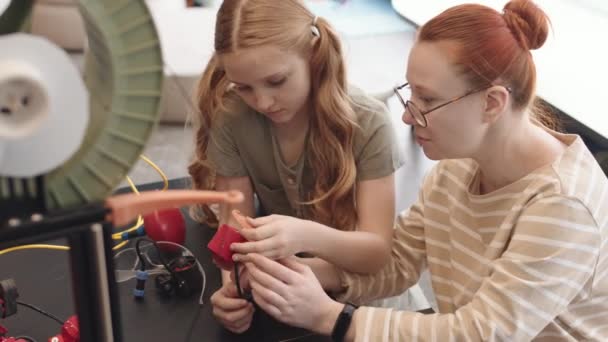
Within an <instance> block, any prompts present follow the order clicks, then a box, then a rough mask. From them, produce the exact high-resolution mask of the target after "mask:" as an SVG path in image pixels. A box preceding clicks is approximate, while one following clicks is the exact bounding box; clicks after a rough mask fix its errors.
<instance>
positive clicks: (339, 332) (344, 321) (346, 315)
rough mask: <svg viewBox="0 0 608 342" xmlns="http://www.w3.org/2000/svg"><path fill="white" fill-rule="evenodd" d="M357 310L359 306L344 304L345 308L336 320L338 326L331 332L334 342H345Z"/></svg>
mask: <svg viewBox="0 0 608 342" xmlns="http://www.w3.org/2000/svg"><path fill="white" fill-rule="evenodd" d="M355 310H357V306H356V305H354V304H352V303H346V304H344V308H342V311H341V312H340V315H338V319H337V320H336V324H335V325H334V329H333V330H332V332H331V339H332V341H334V342H342V341H344V336H345V335H346V332H347V331H348V328H349V327H350V322H351V321H352V319H353V314H354V313H355Z"/></svg>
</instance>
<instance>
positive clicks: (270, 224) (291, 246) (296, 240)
mask: <svg viewBox="0 0 608 342" xmlns="http://www.w3.org/2000/svg"><path fill="white" fill-rule="evenodd" d="M247 221H248V222H249V223H250V224H251V226H253V229H242V230H240V231H239V232H240V233H241V235H243V237H245V239H247V240H249V241H248V242H243V243H233V244H232V245H231V246H230V249H231V250H232V251H233V252H235V260H239V258H241V257H242V256H243V255H244V254H249V253H258V254H261V255H263V256H266V257H268V258H271V259H283V258H286V257H289V256H292V255H294V254H296V253H299V252H307V251H308V250H307V249H308V246H310V242H309V241H310V240H311V237H313V236H314V234H315V233H314V232H313V230H314V227H315V225H316V224H315V223H314V222H312V221H307V220H302V219H298V218H295V217H291V216H282V215H270V216H265V217H259V218H256V219H252V218H247Z"/></svg>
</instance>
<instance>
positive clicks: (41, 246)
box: [0, 154, 169, 255]
mask: <svg viewBox="0 0 608 342" xmlns="http://www.w3.org/2000/svg"><path fill="white" fill-rule="evenodd" d="M139 157H140V158H141V159H142V160H143V161H145V162H146V163H147V164H148V165H150V166H151V167H152V168H153V169H154V170H156V172H158V174H159V175H160V177H161V178H162V180H163V188H162V190H161V191H165V190H167V189H168V188H169V179H168V178H167V175H165V173H164V172H163V170H162V169H161V168H160V167H158V165H156V164H154V162H153V161H152V160H150V159H149V158H148V157H146V156H144V155H143V154H142V155H140V156H139ZM126 179H127V183H129V187H131V190H132V191H133V192H134V193H136V194H138V195H139V190H137V187H136V186H135V183H133V181H132V180H131V178H130V177H129V176H127V177H126ZM143 224H144V220H143V218H142V217H141V215H139V216H137V222H136V223H135V225H133V226H132V227H131V228H129V229H127V230H124V231H122V232H118V233H114V234H112V239H113V240H122V237H121V235H122V234H123V233H128V232H132V231H134V230H137V229H138V228H139V227H141V226H142V225H143ZM128 242H129V241H122V242H121V243H119V244H117V245H115V246H114V247H112V250H118V249H120V248H122V247H124V246H125V245H126V244H127V243H128ZM23 249H55V250H61V251H69V250H70V247H68V246H59V245H45V244H33V245H22V246H16V247H11V248H7V249H4V250H1V251H0V255H3V254H7V253H10V252H14V251H19V250H23Z"/></svg>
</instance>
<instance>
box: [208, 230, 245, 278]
mask: <svg viewBox="0 0 608 342" xmlns="http://www.w3.org/2000/svg"><path fill="white" fill-rule="evenodd" d="M245 241H247V240H246V239H245V238H244V237H243V236H242V235H241V234H239V232H238V231H237V230H236V229H235V228H234V227H231V226H229V225H227V224H222V225H221V226H220V228H219V229H218V230H217V232H216V233H215V235H214V236H213V239H211V241H209V244H208V245H207V248H209V250H211V252H212V253H213V260H214V261H215V263H216V264H217V265H218V266H219V267H221V268H223V269H227V270H230V269H231V268H232V266H234V263H233V262H232V254H233V253H232V251H231V250H230V245H231V244H233V243H235V242H245Z"/></svg>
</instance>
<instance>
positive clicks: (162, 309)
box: [0, 179, 330, 342]
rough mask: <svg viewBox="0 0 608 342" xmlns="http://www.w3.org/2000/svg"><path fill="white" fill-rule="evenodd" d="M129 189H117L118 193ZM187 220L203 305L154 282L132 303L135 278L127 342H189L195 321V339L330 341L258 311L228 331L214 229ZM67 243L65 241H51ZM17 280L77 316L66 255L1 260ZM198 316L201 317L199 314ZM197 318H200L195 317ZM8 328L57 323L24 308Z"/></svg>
mask: <svg viewBox="0 0 608 342" xmlns="http://www.w3.org/2000/svg"><path fill="white" fill-rule="evenodd" d="M161 186H162V184H161V183H153V184H146V185H141V186H138V188H139V189H140V190H152V189H160V188H161ZM170 187H171V188H188V187H189V186H188V184H187V180H186V179H176V180H171V181H170ZM122 191H127V190H119V192H122ZM182 213H183V214H184V215H183V216H184V218H185V219H186V226H187V227H186V230H187V233H186V243H185V245H186V247H188V249H190V250H191V251H192V252H193V253H194V255H195V256H196V257H197V258H198V260H199V261H200V263H201V264H202V266H203V268H204V270H205V273H206V278H207V284H206V288H205V294H204V305H203V306H202V307H201V308H200V312H197V311H199V305H198V300H199V296H200V294H197V295H194V296H192V297H191V298H187V299H183V298H178V297H171V298H165V297H161V296H160V295H158V294H157V293H156V291H155V289H154V282H153V281H152V280H148V282H147V283H146V293H145V298H144V300H143V301H135V300H134V299H133V294H132V291H133V288H134V286H135V280H129V281H127V282H124V283H121V284H119V292H120V311H121V315H122V326H123V336H124V340H125V341H185V338H186V334H187V332H188V329H189V327H190V326H191V324H192V323H193V320H194V319H196V321H195V322H194V330H193V334H192V338H191V341H277V342H278V341H286V340H287V341H330V339H329V338H325V337H320V336H316V335H313V334H311V333H310V332H308V331H305V330H302V329H296V328H291V327H288V326H286V325H283V324H280V323H278V322H276V321H275V320H273V319H272V318H270V317H269V316H267V315H265V314H264V313H263V312H260V311H258V312H256V314H255V316H254V321H253V324H252V326H251V328H250V329H249V330H248V331H247V332H246V333H244V334H242V335H235V334H232V333H230V332H228V331H227V330H225V329H224V328H223V327H222V326H221V325H219V324H218V323H217V322H216V321H215V319H214V318H213V316H212V314H211V311H212V308H211V305H210V303H209V297H210V296H211V295H212V294H213V292H215V291H216V290H217V289H218V288H219V287H220V286H221V275H220V271H219V269H218V268H217V267H216V266H215V265H214V264H213V263H212V261H211V255H210V253H209V251H208V250H207V248H206V247H205V246H206V245H207V242H208V241H209V240H210V239H211V237H212V236H213V234H214V232H215V230H213V229H210V228H208V227H206V226H204V225H201V224H198V223H196V222H194V221H192V220H191V219H190V217H189V216H188V214H187V210H186V209H182ZM51 242H52V243H58V244H65V241H51ZM7 278H13V279H14V280H15V281H16V283H17V286H18V289H19V294H20V297H19V299H20V300H21V301H23V302H25V303H29V304H34V305H36V306H39V307H41V308H42V309H44V310H46V311H48V312H50V313H52V314H54V315H56V316H58V317H59V318H60V319H62V320H65V319H67V318H68V317H69V316H71V315H73V314H74V312H75V310H74V304H73V301H72V295H71V293H72V289H71V282H70V272H69V266H68V254H67V253H66V252H63V251H54V250H46V249H43V250H23V251H16V252H12V253H9V254H6V255H1V256H0V280H3V279H7ZM196 315H198V316H196ZM195 316H196V317H195ZM0 324H2V325H4V326H5V327H6V328H8V329H9V336H18V335H28V336H31V337H33V338H35V339H37V340H38V341H47V339H48V338H49V337H51V336H54V335H55V334H58V333H59V332H60V330H61V327H60V326H59V324H58V323H56V322H54V321H52V320H50V319H48V318H46V317H44V316H42V315H40V314H38V313H35V312H32V311H31V310H29V309H27V308H23V307H19V312H18V314H17V315H15V316H12V317H9V318H7V319H5V320H1V321H0Z"/></svg>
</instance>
